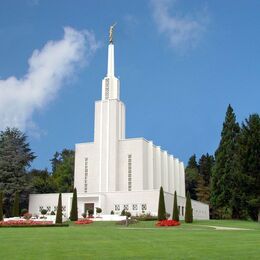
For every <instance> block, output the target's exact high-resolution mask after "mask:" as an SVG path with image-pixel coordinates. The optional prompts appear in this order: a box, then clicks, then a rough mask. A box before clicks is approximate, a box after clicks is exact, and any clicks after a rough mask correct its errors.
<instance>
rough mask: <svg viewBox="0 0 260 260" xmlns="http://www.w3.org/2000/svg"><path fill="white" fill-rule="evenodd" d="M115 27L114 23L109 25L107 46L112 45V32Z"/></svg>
mask: <svg viewBox="0 0 260 260" xmlns="http://www.w3.org/2000/svg"><path fill="white" fill-rule="evenodd" d="M115 26H116V23H114V24H113V25H111V26H110V28H109V44H110V43H113V31H114V27H115Z"/></svg>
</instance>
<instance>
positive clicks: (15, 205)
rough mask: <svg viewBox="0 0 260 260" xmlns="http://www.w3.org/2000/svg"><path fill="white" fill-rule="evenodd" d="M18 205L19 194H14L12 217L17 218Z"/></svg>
mask: <svg viewBox="0 0 260 260" xmlns="http://www.w3.org/2000/svg"><path fill="white" fill-rule="evenodd" d="M19 203H20V199H19V193H18V192H15V195H14V205H13V217H19V216H20V214H19Z"/></svg>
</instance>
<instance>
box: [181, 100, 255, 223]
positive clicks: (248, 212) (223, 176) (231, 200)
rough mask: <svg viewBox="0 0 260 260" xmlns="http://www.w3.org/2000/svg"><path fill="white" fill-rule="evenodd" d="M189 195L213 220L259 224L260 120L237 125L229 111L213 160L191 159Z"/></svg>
mask: <svg viewBox="0 0 260 260" xmlns="http://www.w3.org/2000/svg"><path fill="white" fill-rule="evenodd" d="M185 177H186V179H185V182H186V191H189V192H190V195H191V198H192V199H194V200H199V201H201V202H205V203H207V204H209V205H210V214H211V218H222V219H223V218H233V219H248V218H251V219H253V220H260V117H259V114H252V115H250V116H249V117H248V118H246V119H245V120H244V122H242V124H241V125H239V123H238V122H237V121H236V115H235V113H234V111H233V108H232V107H231V106H230V105H229V106H228V108H227V112H226V116H225V120H224V123H223V128H222V131H221V138H220V142H219V145H218V147H217V149H216V151H215V154H214V156H213V155H209V154H208V153H207V154H203V155H202V156H201V157H200V158H199V160H197V158H196V155H195V154H194V155H192V156H191V157H190V159H189V161H188V164H187V167H186V169H185Z"/></svg>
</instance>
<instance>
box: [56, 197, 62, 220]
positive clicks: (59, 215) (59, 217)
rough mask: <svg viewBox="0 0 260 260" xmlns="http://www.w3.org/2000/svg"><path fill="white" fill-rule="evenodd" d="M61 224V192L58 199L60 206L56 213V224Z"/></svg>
mask: <svg viewBox="0 0 260 260" xmlns="http://www.w3.org/2000/svg"><path fill="white" fill-rule="evenodd" d="M58 223H59V224H61V223H62V200H61V193H60V194H59V199H58V208H57V213H56V224H58Z"/></svg>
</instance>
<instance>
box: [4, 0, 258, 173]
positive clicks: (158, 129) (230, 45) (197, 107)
mask: <svg viewBox="0 0 260 260" xmlns="http://www.w3.org/2000/svg"><path fill="white" fill-rule="evenodd" d="M259 10H260V2H259V1H257V0H255V1H253V0H251V1H246V0H244V1H224V0H223V1H219V0H218V1H217V0H215V1H202V0H197V1H191V0H189V1H188V0H187V1H184V0H176V1H167V0H158V1H144V0H143V1H137V0H135V1H113V0H110V1H104V0H103V1H86V0H77V1H72V0H65V1H51V0H44V1H43V0H19V1H18V0H16V1H14V0H1V4H0V39H1V41H0V128H1V129H4V128H5V127H6V126H7V125H9V126H18V127H20V128H21V129H22V130H24V131H26V133H27V135H28V137H29V141H30V144H31V148H32V150H33V151H34V152H35V153H36V155H37V156H38V158H37V159H36V160H35V161H34V163H33V167H36V168H45V167H50V162H49V159H51V157H52V155H53V154H54V152H55V151H60V150H62V149H63V148H74V144H75V143H79V142H86V141H92V139H93V126H94V122H93V120H94V117H93V116H94V102H95V100H99V99H100V97H101V80H102V78H103V77H104V76H105V74H106V62H107V41H108V28H109V26H110V25H111V24H112V23H113V22H115V21H116V22H117V27H116V31H115V55H116V57H115V58H116V75H117V76H118V77H119V78H120V81H121V100H122V101H123V102H124V103H125V104H126V113H127V114H126V115H127V137H144V138H146V139H148V140H153V141H154V143H155V144H156V145H160V146H161V147H162V148H163V149H165V150H167V151H168V152H170V153H172V154H173V155H175V156H176V157H179V158H180V159H181V160H183V161H184V162H185V163H186V162H187V160H188V158H189V157H190V156H191V155H192V154H193V153H196V154H197V155H198V156H200V155H201V154H202V153H207V152H209V153H210V154H212V153H214V151H215V150H216V148H217V145H218V142H219V138H220V131H221V128H222V123H223V120H224V116H225V111H226V108H227V106H228V104H229V103H230V104H231V105H232V106H233V108H234V111H235V113H236V115H237V120H238V122H241V121H243V120H244V119H245V118H246V117H247V116H248V115H249V114H252V113H259V110H260V102H259V99H260V88H259V85H260V74H259V68H260V34H259V31H260V16H259ZM64 28H65V29H64ZM46 44H47V45H46ZM36 50H38V51H36Z"/></svg>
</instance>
